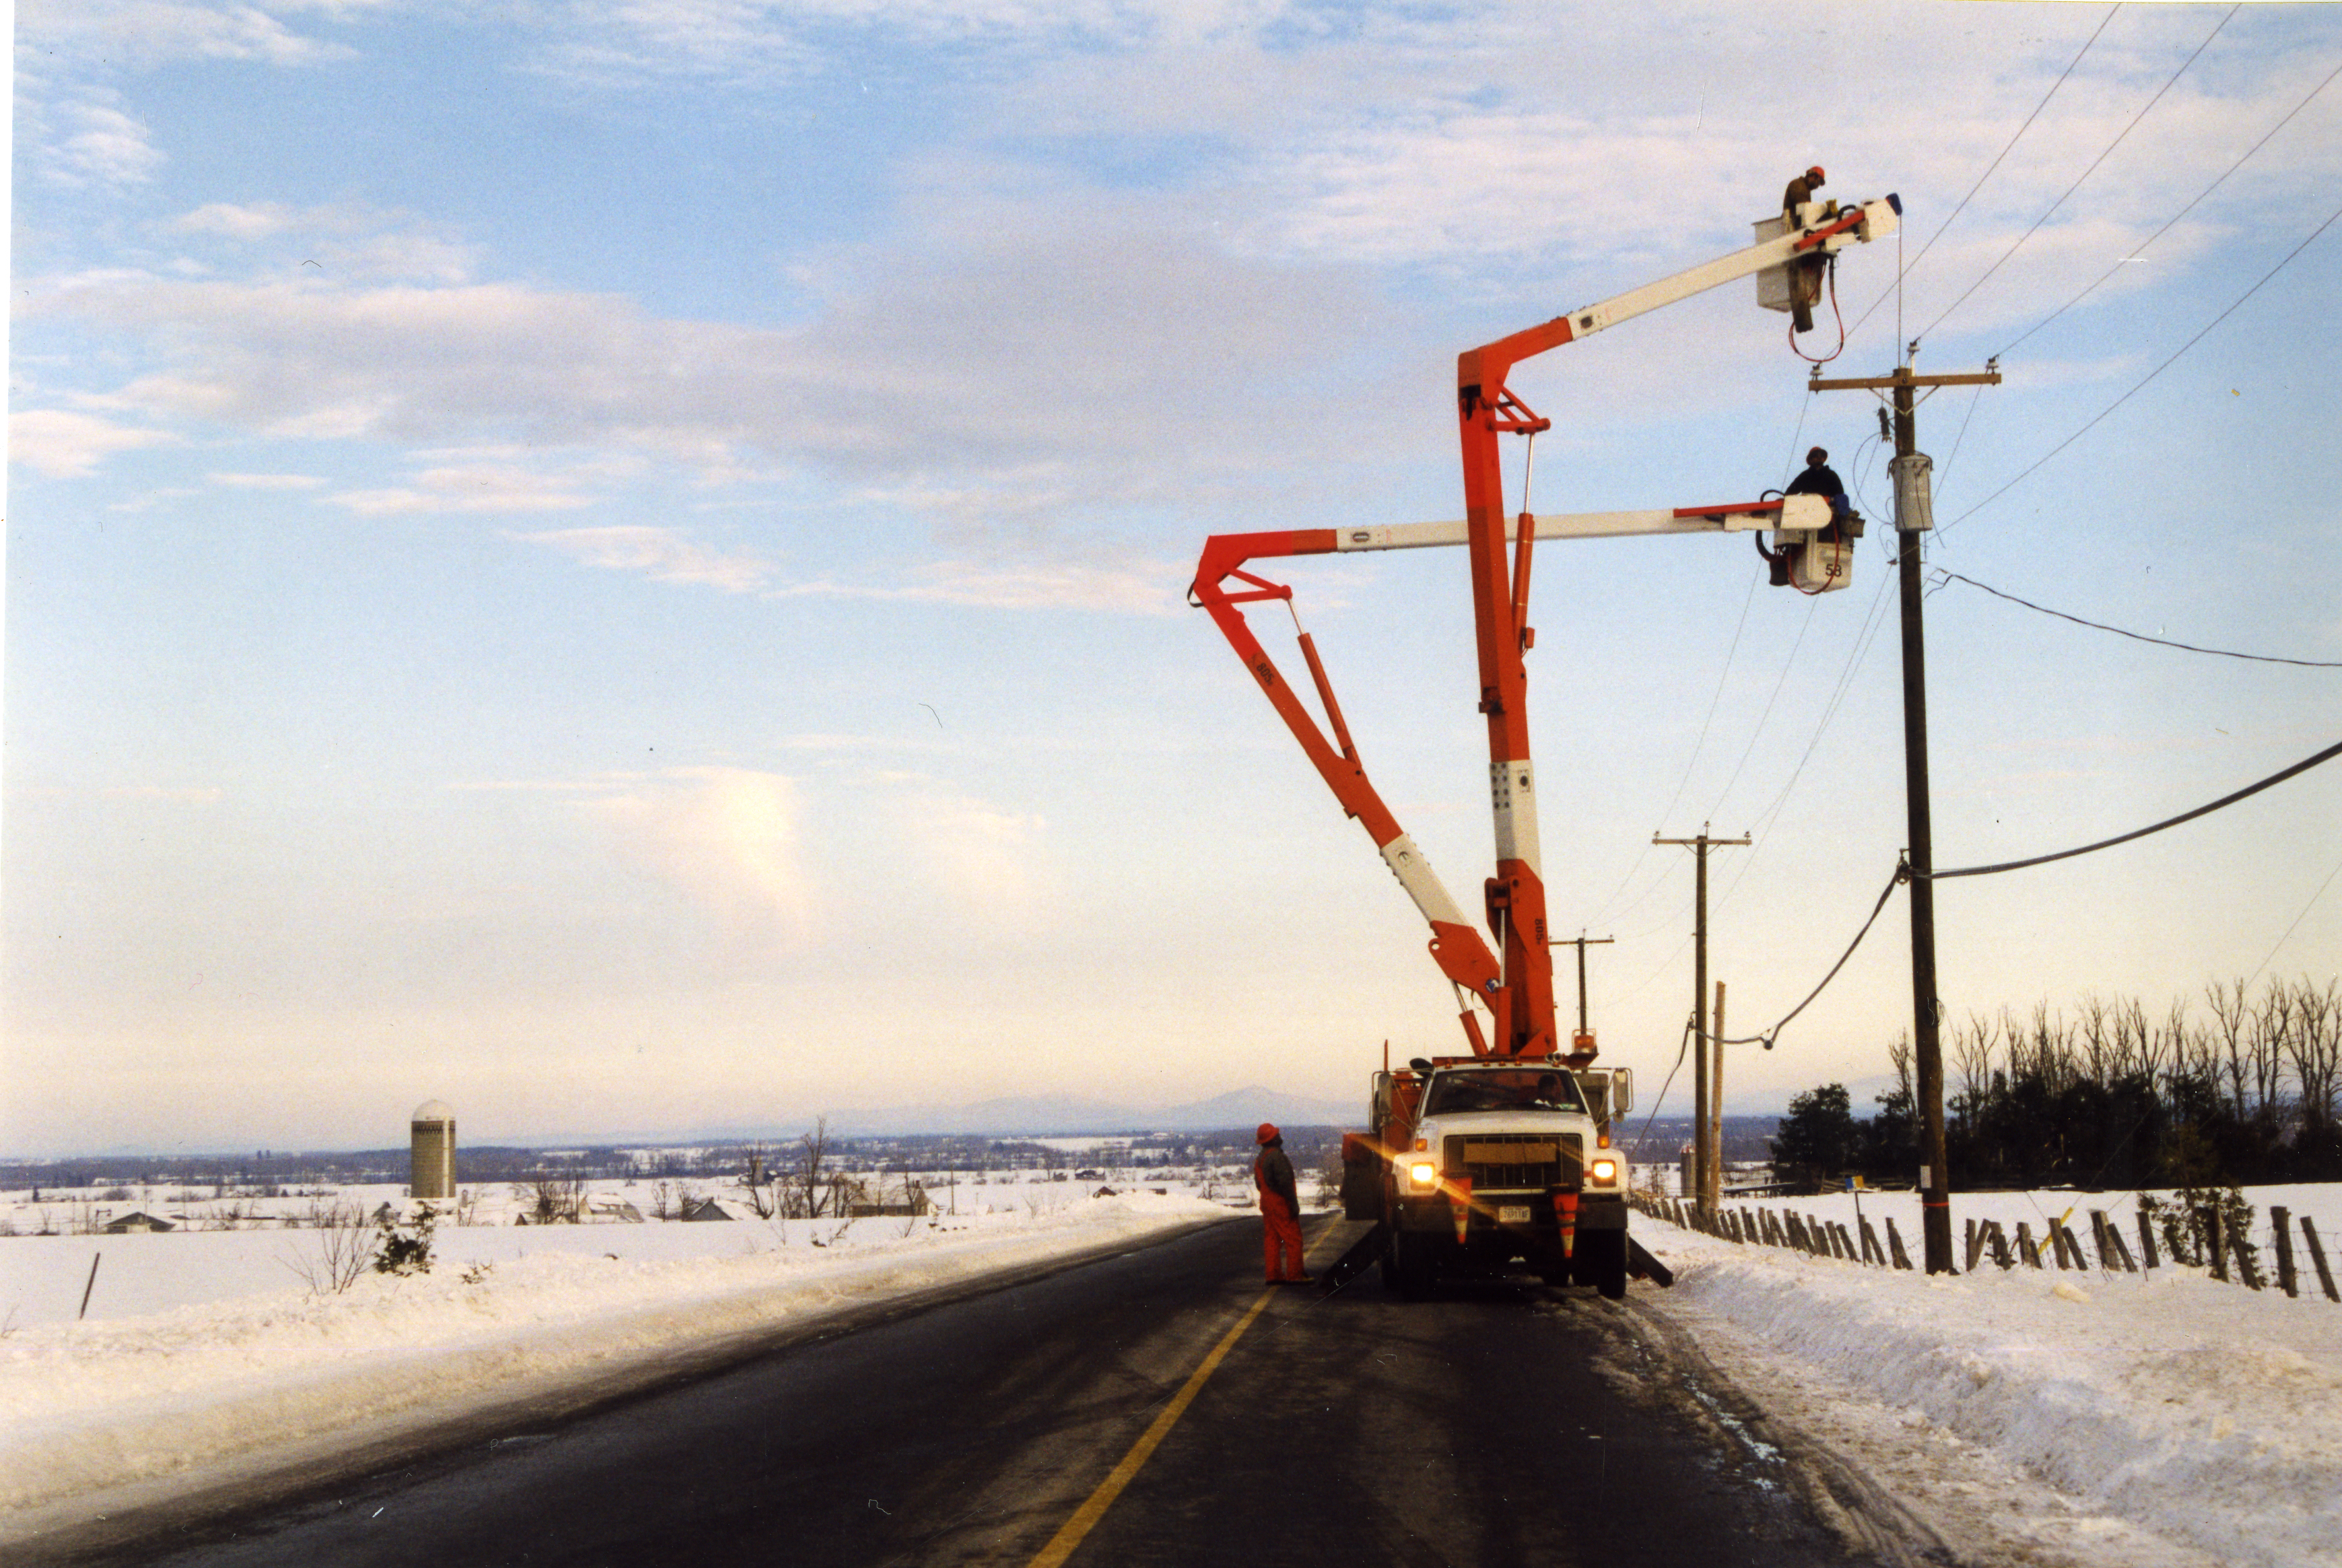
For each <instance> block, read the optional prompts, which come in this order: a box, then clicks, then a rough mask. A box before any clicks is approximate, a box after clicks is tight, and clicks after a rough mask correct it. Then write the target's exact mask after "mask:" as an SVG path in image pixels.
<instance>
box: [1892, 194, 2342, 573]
mask: <svg viewBox="0 0 2342 1568" xmlns="http://www.w3.org/2000/svg"><path fill="white" fill-rule="evenodd" d="M2337 218H2342V207H2337V208H2335V209H2334V211H2333V212H2331V213H2329V214H2327V218H2326V221H2325V222H2324V223H2322V224H2319V225H2317V227H2316V228H2314V229H2312V230H2310V231H2309V235H2308V237H2307V238H2306V239H2304V240H2303V241H2302V242H2301V243H2300V244H2299V245H2296V246H2294V247H2293V248H2292V249H2291V250H2289V251H2287V252H2286V253H2285V257H2284V259H2283V260H2282V261H2279V262H2278V263H2277V265H2275V266H2273V267H2271V268H2269V269H2268V271H2267V272H2265V273H2263V274H2261V275H2260V281H2259V282H2258V283H2256V284H2254V285H2253V286H2252V287H2250V288H2248V289H2247V290H2246V291H2245V292H2244V293H2242V294H2240V295H2237V298H2236V302H2235V304H2232V305H2229V306H2228V308H2227V309H2226V310H2224V311H2222V312H2221V313H2220V314H2219V315H2216V316H2214V317H2213V318H2212V319H2211V320H2210V321H2209V322H2207V323H2206V324H2205V326H2204V329H2203V331H2201V332H2198V333H2197V335H2195V336H2194V337H2191V338H2189V339H2188V340H2187V342H2186V343H2183V344H2181V345H2179V346H2178V347H2177V348H2176V349H2174V350H2172V351H2171V357H2170V358H2169V359H2167V360H2165V361H2164V362H2163V363H2162V364H2161V365H2157V366H2156V367H2155V368H2154V369H2153V370H2150V371H2148V372H2147V374H2146V375H2142V376H2140V377H2139V378H2138V380H2137V382H2136V383H2135V384H2133V385H2132V386H2131V389H2130V390H2129V391H2128V392H2126V393H2124V394H2122V395H2121V396H2120V397H2117V398H2116V399H2115V400H2114V401H2113V402H2112V403H2109V404H2107V405H2106V406H2105V407H2104V408H2102V409H2100V410H2098V412H2097V414H2093V415H2092V416H2091V418H2090V422H2089V423H2088V424H2085V425H2083V426H2082V428H2081V429H2079V430H2077V431H2076V432H2074V434H2071V435H2068V436H2067V437H2066V439H2065V440H2063V441H2060V442H2059V443H2057V445H2055V446H2053V447H2051V448H2050V449H2049V450H2048V451H2047V452H2045V453H2043V454H2041V455H2040V456H2039V457H2037V458H2036V459H2035V460H2034V462H2033V464H2032V466H2031V467H2028V468H2027V469H2025V470H2024V471H2023V472H2021V473H2019V474H2017V477H2016V478H2014V479H2011V480H2010V481H2009V482H2008V483H2007V484H2003V485H2002V486H2001V487H2000V488H1999V489H1997V490H1996V491H1994V492H1993V493H1992V494H1989V495H1987V496H1986V497H1985V498H1984V499H1983V500H1981V501H1979V502H1977V504H1975V505H1973V506H1971V507H1969V508H1968V509H1967V511H1965V512H1963V513H1961V514H1959V515H1958V516H1957V517H1955V518H1953V519H1952V520H1951V521H1950V522H1949V523H1947V524H1943V525H1942V527H1939V528H1937V530H1936V532H1937V534H1938V535H1939V536H1940V535H1941V534H1943V533H1944V532H1945V531H1946V530H1947V529H1950V528H1956V527H1957V526H1959V524H1963V523H1965V522H1967V520H1968V519H1969V518H1971V517H1973V516H1975V515H1976V514H1977V513H1979V512H1981V511H1983V510H1984V509H1985V508H1986V507H1987V506H1989V505H1991V504H1993V503H1994V502H1996V501H1997V500H1999V499H2000V498H2001V497H2002V496H2003V495H2006V494H2008V493H2009V492H2010V491H2011V490H2013V489H2015V488H2016V487H2017V485H2018V484H2022V483H2023V482H2024V481H2025V480H2027V479H2028V478H2030V477H2032V475H2033V473H2034V470H2035V469H2037V468H2039V467H2040V466H2041V465H2042V464H2045V463H2047V462H2048V461H2049V460H2050V459H2051V458H2052V457H2055V456H2057V454H2059V453H2060V452H2063V451H2065V450H2066V448H2067V447H2068V446H2071V445H2073V444H2074V443H2075V442H2077V441H2079V440H2080V439H2081V438H2082V437H2083V436H2085V435H2087V434H2089V433H2090V432H2091V431H2092V430H2093V429H2095V428H2097V424H2098V423H2099V421H2101V420H2103V419H2105V418H2106V416H2107V414H2112V413H2113V412H2114V411H2115V410H2116V409H2117V408H2120V407H2121V406H2122V405H2123V404H2126V403H2128V402H2129V401H2130V400H2131V399H2132V398H2133V397H2134V396H2136V395H2137V394H2138V393H2139V391H2140V390H2141V389H2142V388H2144V387H2145V386H2146V385H2147V383H2148V382H2150V381H2153V380H2154V379H2155V378H2156V377H2157V376H2158V375H2162V374H2163V373H2164V372H2165V371H2167V370H2169V369H2170V368H2171V366H2172V365H2173V364H2175V363H2176V362H2177V360H2178V358H2179V356H2180V355H2183V354H2186V353H2187V351H2188V350H2189V349H2191V348H2193V347H2195V346H2196V345H2197V344H2199V343H2201V342H2203V341H2204V339H2205V338H2206V337H2207V336H2208V335H2210V334H2211V331H2212V329H2213V328H2214V327H2216V326H2217V325H2220V324H2221V323H2222V322H2224V321H2226V320H2227V319H2228V318H2229V317H2230V316H2231V315H2235V314H2236V313H2237V308H2238V307H2239V306H2241V305H2243V304H2244V303H2245V301H2247V300H2248V299H2250V298H2252V297H2253V295H2257V294H2258V293H2260V291H2261V288H2262V285H2265V284H2267V282H2268V281H2269V279H2271V278H2273V277H2275V276H2277V274H2279V273H2281V272H2283V271H2284V270H2285V268H2286V265H2287V263H2289V262H2291V261H2292V260H2293V258H2294V257H2296V256H2297V255H2300V254H2301V253H2302V252H2304V251H2306V250H2307V249H2308V248H2309V246H2310V245H2311V243H2312V242H2313V241H2315V240H2316V239H2317V236H2318V235H2322V234H2324V233H2325V232H2326V231H2327V229H2330V228H2332V227H2333V226H2334V222H2335V220H2336V219H2337Z"/></svg>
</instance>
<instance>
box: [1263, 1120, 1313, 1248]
mask: <svg viewBox="0 0 2342 1568" xmlns="http://www.w3.org/2000/svg"><path fill="white" fill-rule="evenodd" d="M1256 1141H1257V1142H1258V1143H1259V1144H1260V1153H1259V1154H1255V1155H1254V1156H1253V1159H1252V1184H1253V1185H1254V1186H1256V1187H1257V1188H1259V1189H1260V1223H1261V1237H1260V1242H1261V1252H1262V1253H1263V1255H1264V1256H1265V1258H1266V1263H1267V1273H1268V1283H1270V1284H1273V1285H1306V1284H1307V1283H1310V1281H1309V1276H1308V1275H1307V1274H1306V1273H1302V1272H1301V1196H1300V1194H1299V1193H1297V1192H1296V1191H1295V1189H1294V1185H1293V1162H1292V1161H1290V1160H1288V1159H1286V1157H1285V1137H1284V1134H1280V1133H1279V1132H1278V1131H1277V1130H1276V1124H1275V1123H1274V1122H1263V1123H1262V1124H1260V1132H1259V1134H1257V1139H1256ZM1288 1258H1289V1259H1291V1260H1292V1263H1291V1266H1290V1268H1289V1269H1288V1268H1287V1266H1286V1259H1288Z"/></svg>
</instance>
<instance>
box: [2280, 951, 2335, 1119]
mask: <svg viewBox="0 0 2342 1568" xmlns="http://www.w3.org/2000/svg"><path fill="white" fill-rule="evenodd" d="M2291 1017H2292V1025H2293V1026H2292V1028H2291V1030H2290V1031H2289V1032H2288V1033H2287V1036H2286V1051H2287V1054H2288V1055H2289V1056H2290V1057H2291V1058H2292V1060H2293V1081H2294V1084H2295V1085H2296V1086H2297V1089H2298V1091H2299V1094H2300V1096H2301V1100H2300V1104H2301V1119H2302V1123H2303V1124H2304V1125H2305V1126H2309V1127H2330V1126H2332V1125H2333V1124H2334V1123H2335V1120H2336V1112H2337V1106H2336V1104H2335V1102H2336V1095H2337V1090H2342V982H2337V981H2332V980H2329V981H2327V983H2326V989H2325V990H2323V991H2320V990H2318V989H2317V987H2316V986H2315V985H2313V984H2311V983H2310V981H2309V978H2308V977H2307V975H2304V976H2303V977H2302V979H2301V982H2300V984H2298V985H2297V986H2295V987H2294V990H2293V1008H2292V1014H2291Z"/></svg>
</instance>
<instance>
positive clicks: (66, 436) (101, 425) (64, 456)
mask: <svg viewBox="0 0 2342 1568" xmlns="http://www.w3.org/2000/svg"><path fill="white" fill-rule="evenodd" d="M179 439H180V438H179V437H178V436H176V435H175V434H172V433H171V432H169V431H167V430H152V429H142V428H140V427H137V426H135V425H127V424H115V422H114V421H112V420H110V419H101V418H99V417H98V416H97V415H95V414H73V413H69V412H67V411H65V410H64V409H60V408H28V409H25V410H24V411H22V412H20V413H16V414H11V415H9V418H8V461H9V462H11V463H21V464H25V466H26V467H27V468H30V469H32V470H33V471H34V472H35V473H37V474H45V475H47V476H48V477H49V478H51V479H81V478H85V477H87V476H88V475H90V474H95V473H96V472H97V465H98V464H100V463H103V462H104V461H105V459H106V458H108V457H111V456H112V455H113V454H115V453H117V452H131V451H135V450H136V449H138V448H139V447H142V446H161V445H165V444H173V443H175V442H177V441H178V440H179Z"/></svg>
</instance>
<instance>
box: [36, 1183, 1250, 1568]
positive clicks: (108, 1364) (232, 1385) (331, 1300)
mask: <svg viewBox="0 0 2342 1568" xmlns="http://www.w3.org/2000/svg"><path fill="white" fill-rule="evenodd" d="M963 1195H965V1194H963ZM1029 1196H1030V1200H1031V1201H1029V1202H1026V1203H1017V1204H1016V1205H1014V1206H1008V1207H999V1206H996V1207H995V1208H994V1210H993V1212H991V1213H972V1214H971V1213H962V1214H960V1215H957V1216H951V1215H938V1216H933V1217H932V1223H931V1222H930V1219H926V1218H922V1219H911V1218H907V1217H891V1218H881V1219H863V1220H856V1221H854V1222H852V1223H845V1222H841V1221H838V1220H835V1219H830V1220H810V1221H808V1220H797V1221H790V1222H787V1223H780V1222H770V1221H756V1220H750V1221H746V1222H736V1223H728V1224H726V1223H692V1224H684V1223H664V1224H662V1223H648V1224H607V1225H579V1226H571V1225H555V1226H542V1227H539V1226H528V1227H514V1226H509V1225H506V1226H474V1227H464V1228H442V1229H441V1230H440V1231H439V1233H438V1235H437V1244H436V1247H435V1253H436V1257H437V1261H436V1263H435V1267H434V1268H433V1270H432V1272H430V1273H427V1274H422V1275H413V1276H406V1277H399V1276H394V1275H388V1274H380V1273H365V1274H363V1275H361V1276H360V1277H359V1278H358V1280H357V1281H356V1283H355V1284H353V1285H352V1286H351V1287H350V1288H349V1289H348V1290H347V1291H345V1292H343V1293H333V1292H330V1291H327V1292H311V1291H308V1290H305V1288H304V1287H303V1285H302V1284H301V1283H300V1281H299V1280H298V1279H296V1278H295V1276H294V1274H293V1273H292V1272H291V1271H289V1270H288V1269H286V1268H285V1267H284V1266H283V1265H282V1259H283V1258H285V1257H287V1256H295V1255H297V1254H298V1251H299V1249H301V1248H303V1247H305V1246H315V1245H316V1244H319V1243H318V1238H319V1236H320V1234H321V1233H316V1232H299V1231H277V1232H262V1231H231V1232H201V1233H171V1234H157V1235H114V1236H48V1237H44V1236H16V1237H11V1238H6V1239H0V1302H9V1303H24V1304H25V1305H26V1306H28V1307H32V1306H35V1303H37V1306H36V1307H35V1310H34V1311H31V1312H28V1313H26V1314H25V1316H27V1317H31V1318H33V1319H35V1321H31V1322H25V1321H23V1319H21V1318H20V1320H19V1322H18V1323H17V1324H15V1325H11V1326H7V1327H5V1330H0V1540H5V1539H7V1538H9V1537H10V1536H11V1535H15V1534H21V1533H25V1532H27V1531H29V1530H33V1529H38V1528H50V1527H54V1526H55V1525H56V1524H57V1523H61V1522H63V1521H64V1520H65V1519H66V1518H69V1517H71V1516H72V1514H73V1510H74V1509H75V1507H76V1506H81V1505H86V1506H89V1507H91V1508H98V1507H102V1506H104V1504H103V1503H102V1501H99V1500H100V1499H101V1497H102V1494H104V1493H107V1492H108V1491H109V1489H120V1488H125V1487H138V1486H147V1487H150V1488H151V1486H152V1484H153V1483H158V1482H165V1483H193V1482H195V1481H197V1480H201V1479H205V1478H206V1477H209V1476H212V1475H215V1474H217V1473H222V1472H224V1471H229V1470H235V1469H236V1468H237V1467H246V1472H245V1473H248V1467H250V1466H252V1465H254V1464H255V1463H262V1462H265V1459H266V1458H267V1456H268V1455H269V1454H270V1453H290V1452H292V1451H294V1450H296V1449H300V1448H302V1447H303V1446H304V1445H314V1444H315V1443H318V1442H320V1441H321V1440H329V1439H332V1438H334V1437H335V1435H336V1434H348V1433H355V1431H357V1430H358V1429H359V1428H361V1427H363V1428H365V1430H367V1431H368V1432H369V1433H378V1432H380V1431H381V1430H383V1428H384V1423H385V1422H391V1423H395V1422H396V1421H398V1420H401V1419H405V1420H409V1421H420V1420H422V1419H425V1418H428V1419H431V1420H438V1419H443V1418H445V1417H448V1416H454V1415H458V1414H461V1413H464V1412H465V1411H466V1410H469V1409H477V1408H481V1407H485V1406H487V1405H493V1404H496V1403H504V1402H505V1401H506V1400H508V1399H510V1398H512V1397H514V1396H515V1393H516V1392H520V1391H526V1392H529V1393H541V1392H543V1391H545V1390H546V1389H548V1388H552V1387H557V1386H559V1385H561V1384H563V1383H590V1382H595V1381H598V1380H602V1379H605V1378H607V1377H609V1376H611V1375H612V1374H613V1373H620V1372H623V1371H625V1370H626V1369H627V1368H628V1367H630V1366H635V1365H639V1364H641V1363H645V1362H646V1361H648V1360H653V1359H656V1358H657V1357H658V1356H660V1355H662V1354H665V1353H672V1352H675V1351H677V1350H681V1349H687V1348H689V1347H691V1346H694V1345H699V1344H705V1343H708V1342H711V1341H716V1340H720V1339H723V1338H726V1337H728V1336H732V1335H736V1334H740V1333H749V1332H754V1331H758V1330H764V1329H769V1328H773V1327H776V1326H780V1325H785V1324H788V1323H796V1322H802V1321H806V1320H809V1319H811V1318H814V1317H816V1316H818V1315H820V1314H822V1313H826V1312H830V1311H834V1310H841V1309H846V1308H852V1307H856V1306H860V1305H864V1304H867V1303H872V1302H876V1301H881V1300H884V1299H886V1298H887V1297H890V1296H899V1295H903V1294H906V1293H912V1292H915V1291H919V1290H925V1289H928V1288H932V1287H935V1286H938V1285H945V1284H948V1283H954V1282H956V1281H963V1280H967V1279H971V1278H974V1277H976V1276H978V1275H981V1274H984V1273H993V1272H997V1271H1001V1270H1006V1269H1013V1268H1017V1267H1022V1266H1026V1265H1028V1264H1032V1263H1041V1262H1045V1261H1046V1260H1048V1259H1051V1258H1055V1257H1060V1256H1065V1255H1068V1254H1071V1253H1077V1252H1081V1251H1084V1250H1087V1249H1091V1248H1096V1247H1101V1246H1110V1245H1113V1244H1115V1243H1121V1242H1136V1241H1138V1240H1141V1239H1144V1238H1146V1237H1148V1236H1153V1235H1159V1234H1162V1233H1166V1232H1167V1231H1171V1230H1175V1229H1177V1228H1180V1227H1184V1226H1187V1225H1191V1224H1195V1223H1201V1222H1205V1221H1209V1220H1216V1219H1225V1218H1227V1217H1229V1215H1230V1213H1231V1210H1230V1208H1229V1207H1228V1206H1227V1205H1226V1204H1225V1203H1216V1202H1212V1201H1208V1200H1206V1199H1203V1198H1200V1197H1196V1196H1193V1195H1187V1194H1180V1193H1169V1194H1158V1193H1151V1192H1145V1191H1140V1192H1134V1193H1123V1194H1121V1195H1118V1196H1112V1197H1097V1196H1092V1195H1090V1194H1089V1193H1087V1192H1082V1191H1074V1192H1069V1191H1068V1189H1067V1187H1066V1185H1058V1186H1056V1187H1055V1188H1054V1190H1051V1189H1048V1188H1040V1189H1039V1190H1038V1191H1033V1192H1030V1193H1029ZM963 1207H966V1205H965V1204H963ZM97 1251H103V1252H104V1253H105V1261H104V1262H103V1263H102V1264H101V1265H100V1272H99V1275H98V1288H99V1289H100V1290H105V1291H108V1292H110V1295H109V1297H108V1299H109V1300H110V1301H111V1300H120V1301H122V1302H124V1303H126V1305H125V1315H109V1316H106V1317H105V1318H100V1317H99V1315H98V1313H97V1312H96V1310H95V1305H93V1309H92V1313H91V1319H90V1321H86V1322H78V1323H77V1322H75V1321H73V1315H74V1306H75V1302H76V1300H77V1299H78V1297H79V1296H80V1294H81V1292H82V1289H83V1285H84V1276H85V1273H86V1272H87V1270H88V1268H89V1261H90V1258H91V1255H92V1253H94V1252H97ZM108 1271H112V1272H110V1273H109V1272H108ZM174 1297H175V1298H176V1299H175V1300H174V1299H173V1298H174ZM142 1302H144V1303H164V1304H162V1305H161V1306H160V1307H159V1308H158V1310H149V1311H145V1312H143V1313H141V1312H135V1311H129V1310H128V1308H129V1307H133V1306H135V1304H137V1303H142ZM59 1303H62V1305H60V1304H59ZM77 1500H78V1501H77Z"/></svg>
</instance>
